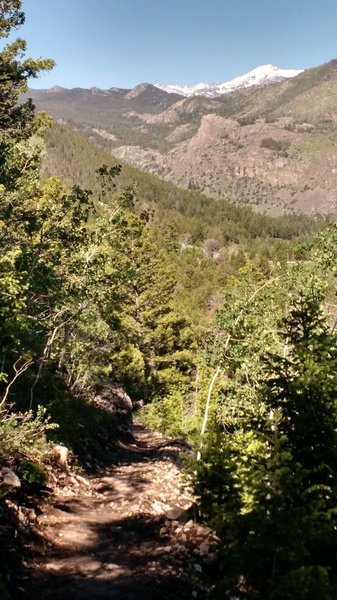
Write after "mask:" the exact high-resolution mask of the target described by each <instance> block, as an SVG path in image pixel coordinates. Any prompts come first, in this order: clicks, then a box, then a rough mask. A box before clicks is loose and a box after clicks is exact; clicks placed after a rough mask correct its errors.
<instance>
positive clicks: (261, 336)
mask: <svg viewBox="0 0 337 600" xmlns="http://www.w3.org/2000/svg"><path fill="white" fill-rule="evenodd" d="M0 10H1V18H0V37H1V38H2V40H3V41H4V45H3V49H2V51H1V53H0V65H1V74H0V244H1V257H0V316H1V318H0V346H1V347H0V353H1V355H0V359H1V370H0V467H1V469H2V471H1V473H2V475H1V477H2V480H1V481H0V484H1V485H0V517H1V516H2V514H3V507H4V503H5V502H6V499H7V498H8V496H10V494H11V493H12V489H11V487H10V485H7V484H6V477H5V474H7V475H8V473H9V472H10V473H12V474H17V475H18V476H19V478H20V479H21V481H22V483H23V485H26V486H28V488H29V486H33V488H34V490H35V491H36V490H38V489H39V488H41V487H43V486H44V485H45V484H46V482H47V480H48V469H47V466H48V464H50V460H51V455H52V444H53V443H55V442H61V443H63V444H66V445H67V446H68V447H70V448H71V449H72V450H73V451H74V452H75V453H76V455H77V456H79V457H82V458H83V457H84V459H85V456H86V453H87V451H88V446H89V444H90V445H91V448H92V447H94V446H96V447H97V448H98V449H99V448H102V447H103V446H104V445H105V444H106V443H107V442H108V441H109V440H111V439H113V438H116V437H117V436H118V434H119V433H118V432H119V428H120V422H119V420H118V417H116V416H115V417H113V416H111V415H109V418H107V415H106V413H104V411H101V410H99V409H98V408H97V407H96V406H95V404H94V403H93V401H92V400H93V397H94V395H95V392H96V390H97V389H98V388H100V387H102V386H109V385H118V386H119V387H120V389H123V391H125V392H126V393H127V394H128V395H129V396H130V398H131V399H132V401H133V403H134V404H135V405H137V404H138V405H142V406H143V408H142V409H141V411H140V414H141V417H138V418H141V419H142V420H143V421H144V422H145V423H147V424H148V425H150V426H151V427H154V428H157V429H160V430H162V431H164V432H166V433H167V434H170V435H180V436H184V437H185V439H187V440H188V442H189V444H191V446H192V448H193V451H194V454H195V459H190V460H189V463H188V464H187V465H186V469H187V471H188V472H190V476H191V477H192V478H193V485H194V490H195V494H196V496H197V501H198V511H199V514H200V517H201V518H202V519H203V520H205V521H207V523H209V524H210V526H211V527H212V528H214V530H215V531H216V532H217V535H218V539H219V544H218V553H217V561H216V567H215V569H214V572H213V573H212V574H211V576H212V577H213V588H212V589H213V597H214V598H219V599H220V598H242V599H245V600H248V599H254V598H259V599H261V600H263V599H265V600H287V599H289V600H316V599H317V598H320V599H321V600H334V599H335V598H336V596H337V569H336V554H337V533H336V531H337V522H336V508H337V487H336V477H337V343H336V342H337V337H336V306H335V293H336V291H335V287H336V282H335V260H336V242H337V230H336V226H335V225H334V224H333V223H328V222H327V221H325V220H323V219H309V218H307V217H294V216H291V217H286V216H284V217H279V218H270V217H266V216H263V215H258V214H253V213H251V212H250V211H249V210H248V209H245V208H240V207H235V206H232V205H230V204H228V203H225V202H220V201H215V200H214V201H213V200H211V199H208V198H206V197H204V196H202V195H199V194H196V193H193V192H188V191H183V190H180V189H179V188H175V187H174V186H172V185H171V184H168V183H166V182H160V181H159V180H158V179H156V178H154V177H151V176H150V175H148V174H145V173H141V172H140V171H137V170H135V169H133V168H131V167H129V166H128V165H124V164H123V165H122V164H120V163H119V162H116V161H114V159H113V158H112V157H111V156H110V155H109V154H107V153H105V152H104V151H103V150H102V149H101V148H99V147H98V146H96V145H95V144H94V143H91V142H90V141H88V140H87V139H85V138H84V137H82V136H81V135H80V134H79V133H76V132H73V131H71V130H69V129H67V128H65V127H62V126H60V125H58V124H52V123H51V120H50V118H49V117H48V116H47V115H45V114H42V113H38V114H36V113H35V110H34V106H33V104H32V102H31V101H30V100H25V101H24V102H20V98H21V94H23V93H25V92H26V91H27V86H28V80H29V79H30V78H31V77H35V76H37V75H38V73H39V72H40V71H41V70H44V69H50V68H52V66H53V61H52V60H49V59H48V60H41V59H40V60H33V59H31V58H24V57H23V56H24V54H25V51H26V44H25V42H24V41H23V40H21V39H20V38H19V39H17V40H15V41H9V42H8V43H5V42H6V40H7V38H8V36H9V35H10V34H11V33H12V32H13V30H15V29H16V28H17V27H19V26H20V25H22V24H23V22H24V14H23V13H22V11H21V1H20V0H0ZM11 39H12V38H11ZM91 452H92V453H93V450H91ZM98 459H99V452H98ZM29 489H31V488H29ZM0 572H1V569H0ZM2 592H3V595H4V597H6V594H7V592H6V581H5V580H3V581H2V580H0V594H1V593H2ZM7 597H8V596H7Z"/></svg>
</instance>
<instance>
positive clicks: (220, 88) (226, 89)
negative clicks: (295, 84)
mask: <svg viewBox="0 0 337 600" xmlns="http://www.w3.org/2000/svg"><path fill="white" fill-rule="evenodd" d="M302 72H303V69H279V68H278V67H274V65H262V66H261V67H257V68H256V69H253V70H252V71H249V73H246V74H245V75H240V76H239V77H235V79H232V80H231V81H225V82H224V83H198V84H197V85H192V86H188V85H164V84H161V83H156V84H155V85H156V87H158V88H160V89H161V90H164V91H165V92H169V93H174V94H181V96H186V97H189V96H207V97H208V98H214V97H215V96H221V95H222V94H230V93H231V92H235V91H238V90H242V89H244V88H248V87H252V86H261V85H267V84H268V83H275V82H278V81H283V80H284V79H290V78H291V77H296V75H299V74H300V73H302Z"/></svg>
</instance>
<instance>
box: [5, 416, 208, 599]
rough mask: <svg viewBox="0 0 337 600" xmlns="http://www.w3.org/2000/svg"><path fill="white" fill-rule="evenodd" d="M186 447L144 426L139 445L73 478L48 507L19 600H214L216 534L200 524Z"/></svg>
mask: <svg viewBox="0 0 337 600" xmlns="http://www.w3.org/2000/svg"><path fill="white" fill-rule="evenodd" d="M179 450H181V447H180V445H179V442H175V441H172V440H167V439H166V438H164V437H163V436H162V435H161V434H159V433H157V432H153V431H150V430H149V429H147V428H144V427H141V426H136V427H135V443H134V444H131V445H127V446H124V447H123V448H120V450H119V451H118V453H117V454H116V461H115V463H114V464H113V465H112V466H109V467H107V468H104V469H102V470H101V471H100V472H99V474H98V475H97V474H96V475H95V476H93V477H90V478H88V479H86V478H84V477H82V476H78V475H76V474H70V473H67V474H64V485H63V487H62V486H61V487H60V486H58V488H57V489H56V492H55V493H54V494H53V496H52V497H51V498H50V499H49V501H48V502H46V503H45V504H44V505H42V507H41V509H42V512H41V514H40V515H39V516H38V517H37V519H36V523H35V530H36V532H37V534H38V539H39V540H40V541H39V542H38V543H37V544H36V545H35V547H34V551H33V553H30V555H29V558H28V559H27V560H26V563H25V568H26V573H25V575H24V576H23V578H22V581H19V583H18V586H17V598H26V599H30V600H32V599H34V600H35V599H36V598H39V600H43V599H46V600H49V599H53V600H54V599H55V600H57V599H61V598H62V600H66V599H67V598H71V600H77V599H78V600H79V599H81V600H86V599H89V598H102V599H103V598H104V599H107V600H109V599H111V600H112V599H116V600H117V599H118V600H152V599H157V598H158V599H159V598H160V600H173V599H174V600H176V599H179V600H180V599H181V600H183V599H187V598H189V599H191V598H198V599H206V598H208V596H209V590H208V589H207V586H206V585H205V580H204V579H203V577H202V575H203V573H204V572H205V571H207V569H209V568H210V566H211V564H212V560H213V559H214V554H213V551H214V548H215V545H216V536H215V535H214V534H213V532H212V531H211V530H210V529H209V528H207V527H205V526H203V525H200V524H197V523H196V522H195V521H194V518H193V496H192V491H191V489H190V488H189V486H188V482H186V479H185V480H184V479H183V477H182V475H181V467H180V460H179V456H178V453H179Z"/></svg>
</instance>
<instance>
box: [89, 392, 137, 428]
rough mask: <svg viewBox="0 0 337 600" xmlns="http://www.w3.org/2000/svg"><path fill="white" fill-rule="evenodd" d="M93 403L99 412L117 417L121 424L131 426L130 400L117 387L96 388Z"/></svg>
mask: <svg viewBox="0 0 337 600" xmlns="http://www.w3.org/2000/svg"><path fill="white" fill-rule="evenodd" d="M93 403H94V404H95V406H97V407H98V408H100V409H101V410H103V411H105V412H107V413H109V414H112V415H116V416H118V417H119V418H120V420H121V422H123V423H125V424H128V425H131V424H132V408H133V406H132V400H131V398H130V397H129V396H128V395H127V393H126V392H125V391H124V390H123V388H121V387H120V386H119V385H117V384H106V385H99V386H97V387H96V390H95V395H94V398H93Z"/></svg>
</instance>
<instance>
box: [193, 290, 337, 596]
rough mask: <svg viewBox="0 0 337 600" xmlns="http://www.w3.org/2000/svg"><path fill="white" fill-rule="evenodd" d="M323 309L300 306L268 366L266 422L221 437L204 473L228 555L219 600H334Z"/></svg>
mask: <svg viewBox="0 0 337 600" xmlns="http://www.w3.org/2000/svg"><path fill="white" fill-rule="evenodd" d="M321 300H322V297H321V296H320V294H319V293H318V292H316V291H315V290H313V291H311V292H310V293H307V294H301V295H300V296H299V298H298V299H297V300H296V301H295V302H294V304H293V306H292V307H291V309H290V311H289V315H288V317H287V318H286V320H285V321H284V323H283V334H282V335H283V340H284V344H285V346H286V348H287V351H286V353H285V354H286V355H285V356H283V355H282V356H280V355H278V354H275V353H273V354H271V355H269V357H268V358H267V359H266V361H265V367H264V369H265V376H264V377H263V380H262V381H261V382H260V392H259V394H260V401H261V403H263V404H264V408H265V410H264V412H263V413H261V414H260V415H258V414H257V415H256V417H255V418H254V415H251V414H250V415H249V418H247V419H245V418H244V417H243V418H241V422H240V423H237V424H236V427H235V428H234V429H233V428H232V429H229V430H227V431H225V432H222V433H221V432H219V433H218V434H217V445H216V449H215V447H214V446H212V445H211V444H209V445H208V447H207V448H206V449H205V452H204V456H203V462H202V463H201V464H200V466H199V467H198V470H199V475H198V482H197V491H198V493H199V495H200V497H201V506H202V508H203V511H204V514H205V515H206V516H207V517H208V518H209V519H210V520H211V522H213V524H214V525H215V526H216V527H217V529H218V531H219V533H220V534H221V537H222V541H223V545H224V555H223V559H222V560H223V562H222V566H221V570H222V577H221V578H220V579H221V583H220V584H219V586H218V595H217V596H216V597H219V598H224V597H231V596H232V595H234V596H235V597H238V598H243V599H245V600H248V599H253V598H259V599H261V600H314V599H316V598H320V599H323V600H333V598H335V597H336V594H337V569H336V558H337V533H336V531H337V523H336V505H337V485H336V481H337V337H336V334H335V332H334V331H331V329H330V324H329V321H328V319H327V318H326V316H325V315H324V314H323V312H322V309H321V306H320V304H321ZM213 444H214V440H213Z"/></svg>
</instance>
